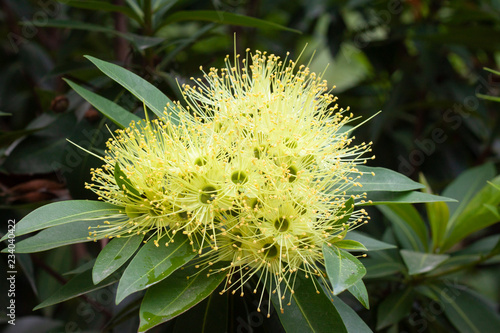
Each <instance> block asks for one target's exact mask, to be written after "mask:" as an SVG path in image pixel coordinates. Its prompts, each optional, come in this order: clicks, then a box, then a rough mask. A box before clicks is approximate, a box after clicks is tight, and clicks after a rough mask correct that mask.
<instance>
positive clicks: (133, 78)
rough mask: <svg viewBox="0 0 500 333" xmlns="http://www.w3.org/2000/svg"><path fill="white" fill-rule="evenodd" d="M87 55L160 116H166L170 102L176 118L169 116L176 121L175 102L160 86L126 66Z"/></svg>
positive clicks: (105, 72)
mask: <svg viewBox="0 0 500 333" xmlns="http://www.w3.org/2000/svg"><path fill="white" fill-rule="evenodd" d="M85 57H86V58H87V59H89V60H90V61H91V62H92V63H94V65H96V66H97V67H98V68H99V69H100V70H101V71H102V72H103V73H104V74H106V75H107V76H109V77H110V78H111V79H113V80H114V81H116V82H117V83H119V84H120V85H121V86H123V87H124V88H125V89H127V90H128V91H130V92H131V93H132V94H133V95H134V96H135V97H137V99H139V100H140V101H141V102H143V103H144V104H146V105H147V106H148V107H149V108H150V109H151V110H152V111H153V112H154V113H155V114H156V115H157V116H158V117H159V118H163V117H166V115H165V108H167V104H170V106H171V107H170V109H169V110H168V111H169V112H173V116H174V119H172V117H171V116H169V118H170V120H171V121H173V122H175V119H176V117H177V113H176V112H175V110H174V109H173V108H172V106H173V103H172V101H171V100H170V99H169V98H168V97H167V96H165V95H164V94H163V93H162V92H161V91H160V90H159V89H158V88H156V87H155V86H153V85H152V84H151V83H149V82H148V81H146V80H144V79H143V78H141V77H140V76H138V75H136V74H134V73H132V72H130V71H128V70H126V69H125V68H122V67H120V66H117V65H115V64H112V63H109V62H106V61H103V60H99V59H97V58H94V57H91V56H85Z"/></svg>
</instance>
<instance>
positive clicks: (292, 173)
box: [288, 165, 298, 183]
mask: <svg viewBox="0 0 500 333" xmlns="http://www.w3.org/2000/svg"><path fill="white" fill-rule="evenodd" d="M297 171H298V170H297V168H296V167H294V166H293V165H291V166H289V167H288V174H289V175H290V177H289V178H288V182H290V183H293V182H294V181H295V179H297Z"/></svg>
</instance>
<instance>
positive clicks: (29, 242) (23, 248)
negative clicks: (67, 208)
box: [2, 221, 104, 253]
mask: <svg viewBox="0 0 500 333" xmlns="http://www.w3.org/2000/svg"><path fill="white" fill-rule="evenodd" d="M100 224H102V221H78V222H75V223H71V224H64V225H59V226H56V227H52V228H49V229H45V230H42V231H40V232H39V233H38V234H36V235H34V236H31V237H29V238H27V239H23V240H22V241H20V242H19V243H16V252H17V253H32V252H40V251H45V250H49V249H53V248H56V247H59V246H63V245H68V244H75V243H83V242H89V241H91V240H94V239H101V238H104V234H102V235H98V236H97V237H96V236H92V239H90V238H89V228H96V227H97V226H98V225H100ZM5 250H6V249H4V250H2V252H5Z"/></svg>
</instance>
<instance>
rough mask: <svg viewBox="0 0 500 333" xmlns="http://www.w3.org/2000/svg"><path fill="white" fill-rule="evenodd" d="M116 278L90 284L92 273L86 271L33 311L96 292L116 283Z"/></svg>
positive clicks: (112, 277)
mask: <svg viewBox="0 0 500 333" xmlns="http://www.w3.org/2000/svg"><path fill="white" fill-rule="evenodd" d="M118 279H119V277H118V276H110V277H108V278H107V279H105V280H104V281H102V282H101V283H99V284H94V283H93V282H92V271H91V270H87V271H85V272H83V273H80V274H78V275H76V276H75V277H73V278H72V279H71V280H69V281H68V283H66V284H65V285H64V286H62V287H61V288H60V289H59V290H58V291H57V292H55V293H54V294H53V295H52V296H50V297H49V298H47V299H46V300H44V301H43V302H42V303H40V304H38V305H37V306H36V307H35V308H34V309H33V311H35V310H38V309H41V308H44V307H47V306H50V305H54V304H57V303H61V302H64V301H67V300H69V299H72V298H75V297H78V296H80V295H83V294H86V293H89V292H91V291H94V290H98V289H101V288H104V287H106V286H109V285H110V284H113V283H115V282H118Z"/></svg>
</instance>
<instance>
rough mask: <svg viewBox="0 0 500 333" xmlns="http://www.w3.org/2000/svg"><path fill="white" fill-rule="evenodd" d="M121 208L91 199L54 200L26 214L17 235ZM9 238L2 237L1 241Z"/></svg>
mask: <svg viewBox="0 0 500 333" xmlns="http://www.w3.org/2000/svg"><path fill="white" fill-rule="evenodd" d="M119 211H120V208H119V207H117V206H115V205H111V204H109V203H105V202H100V201H90V200H69V201H59V202H53V203H50V204H48V205H45V206H42V207H40V208H38V209H36V210H34V211H33V212H31V213H29V214H28V215H26V216H25V217H24V218H23V219H22V220H21V221H19V222H18V223H17V224H16V231H15V234H16V236H21V235H25V234H28V233H30V232H33V231H38V230H41V229H45V228H48V227H54V226H58V225H62V224H68V223H74V222H78V221H83V220H88V221H90V220H92V219H96V218H101V217H104V216H111V215H115V214H118V213H119ZM6 238H7V235H5V236H4V237H2V239H1V240H0V241H3V240H5V239H6Z"/></svg>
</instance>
